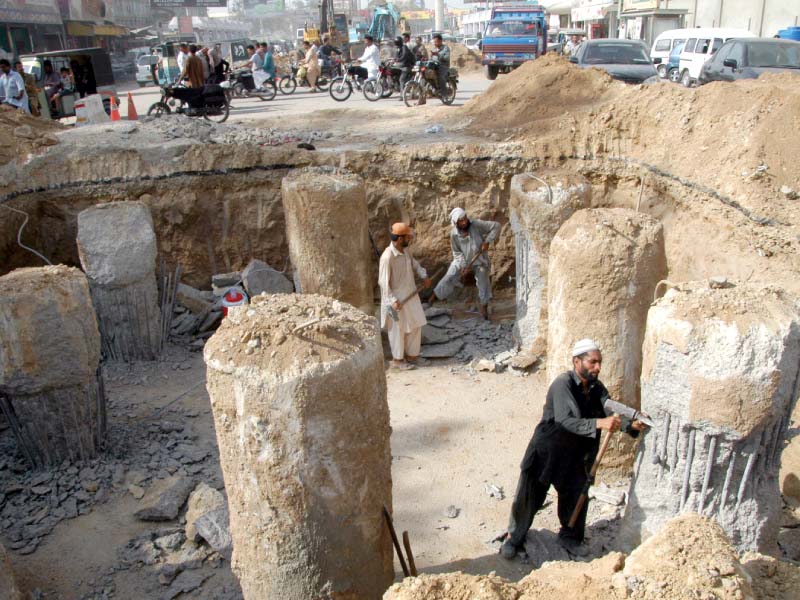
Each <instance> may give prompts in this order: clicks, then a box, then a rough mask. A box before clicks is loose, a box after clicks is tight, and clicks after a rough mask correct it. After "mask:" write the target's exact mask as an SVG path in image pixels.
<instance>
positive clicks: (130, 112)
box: [128, 92, 139, 121]
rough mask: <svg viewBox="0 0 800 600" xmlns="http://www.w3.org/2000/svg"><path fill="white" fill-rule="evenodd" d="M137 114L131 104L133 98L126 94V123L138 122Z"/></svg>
mask: <svg viewBox="0 0 800 600" xmlns="http://www.w3.org/2000/svg"><path fill="white" fill-rule="evenodd" d="M138 120H139V114H138V113H137V112H136V107H135V106H134V104H133V96H131V93H130V92H128V121H138Z"/></svg>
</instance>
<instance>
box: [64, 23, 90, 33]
mask: <svg viewBox="0 0 800 600" xmlns="http://www.w3.org/2000/svg"><path fill="white" fill-rule="evenodd" d="M64 25H65V26H66V28H67V35H73V36H75V37H92V36H93V35H94V25H92V24H91V23H80V22H78V21H64Z"/></svg>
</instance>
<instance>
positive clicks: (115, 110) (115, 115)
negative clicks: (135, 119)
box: [111, 96, 122, 121]
mask: <svg viewBox="0 0 800 600" xmlns="http://www.w3.org/2000/svg"><path fill="white" fill-rule="evenodd" d="M121 118H122V117H120V116H119V106H118V105H117V103H116V99H115V98H114V97H113V96H112V97H111V120H112V121H119V120H120V119H121Z"/></svg>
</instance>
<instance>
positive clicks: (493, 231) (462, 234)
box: [431, 208, 500, 319]
mask: <svg viewBox="0 0 800 600" xmlns="http://www.w3.org/2000/svg"><path fill="white" fill-rule="evenodd" d="M450 223H451V224H452V229H451V230H450V248H451V250H452V251H453V262H451V263H450V267H449V268H448V269H447V273H446V274H445V276H444V277H442V280H441V281H440V282H439V284H438V285H437V286H436V289H435V290H434V293H433V296H432V297H431V303H433V302H435V301H436V300H437V299H438V300H446V299H447V298H449V297H450V295H451V294H452V293H453V291H454V290H455V288H457V287H459V288H460V287H464V283H465V282H466V281H469V280H470V279H471V277H472V275H470V273H469V272H470V271H472V274H473V275H474V277H475V284H476V285H477V286H478V299H479V301H480V304H481V315H483V318H484V319H488V318H489V301H490V300H491V299H492V285H491V282H490V279H489V271H490V263H489V257H488V256H487V255H486V251H487V250H488V249H489V244H491V243H492V242H493V241H494V240H496V239H497V236H498V235H499V234H500V223H498V222H497V221H481V220H480V219H475V220H470V218H469V217H468V216H467V212H466V211H465V210H464V209H463V208H454V209H453V210H452V211H451V212H450ZM479 252H481V255H480V256H478V257H477V258H475V256H477V254H478V253H479ZM473 258H475V262H473V263H472V267H471V268H469V269H468V268H467V265H468V264H469V263H470V262H471V261H472V259H473Z"/></svg>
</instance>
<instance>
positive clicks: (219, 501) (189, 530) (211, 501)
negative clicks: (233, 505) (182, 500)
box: [186, 482, 227, 541]
mask: <svg viewBox="0 0 800 600" xmlns="http://www.w3.org/2000/svg"><path fill="white" fill-rule="evenodd" d="M225 506H227V503H226V501H225V496H223V495H222V493H220V492H219V491H217V490H215V489H214V488H212V487H211V486H209V485H208V484H207V483H205V482H201V483H200V484H199V485H198V486H197V487H196V488H195V489H194V490H193V491H192V493H191V495H190V496H189V502H188V503H187V508H186V538H187V539H190V540H193V541H199V540H200V539H201V537H202V536H199V535H198V533H197V529H196V528H195V522H196V521H197V519H199V518H200V517H202V516H203V515H205V514H206V513H210V512H212V511H215V510H218V509H220V508H223V507H225Z"/></svg>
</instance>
